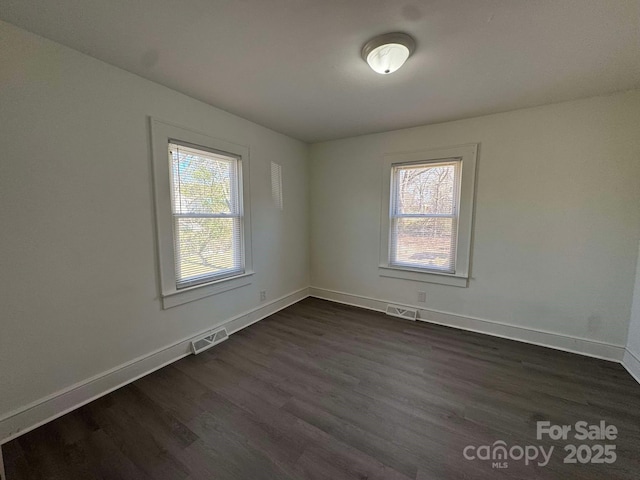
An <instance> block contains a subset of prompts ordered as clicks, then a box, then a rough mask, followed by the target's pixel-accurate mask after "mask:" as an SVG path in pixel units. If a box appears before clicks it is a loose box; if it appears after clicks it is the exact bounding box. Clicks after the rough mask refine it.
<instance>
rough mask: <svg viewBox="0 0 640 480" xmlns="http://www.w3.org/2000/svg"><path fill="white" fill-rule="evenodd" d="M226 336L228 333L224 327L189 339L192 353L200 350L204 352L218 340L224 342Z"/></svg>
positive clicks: (227, 336)
mask: <svg viewBox="0 0 640 480" xmlns="http://www.w3.org/2000/svg"><path fill="white" fill-rule="evenodd" d="M227 338H229V334H228V333H227V329H226V328H221V329H219V330H213V331H211V332H208V333H205V334H204V335H202V336H200V337H198V338H195V339H193V340H192V341H191V351H192V352H193V353H194V355H197V354H199V353H201V352H204V351H205V350H206V349H208V348H211V347H213V346H214V345H217V344H218V343H220V342H224V341H225V340H226V339H227Z"/></svg>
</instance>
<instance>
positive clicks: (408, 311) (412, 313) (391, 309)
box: [386, 304, 418, 321]
mask: <svg viewBox="0 0 640 480" xmlns="http://www.w3.org/2000/svg"><path fill="white" fill-rule="evenodd" d="M386 313H387V315H391V316H392V317H399V318H404V319H405V320H414V321H415V320H416V319H417V318H418V310H416V309H415V308H407V307H402V306H400V305H391V304H389V305H387V312H386Z"/></svg>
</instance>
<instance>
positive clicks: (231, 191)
mask: <svg viewBox="0 0 640 480" xmlns="http://www.w3.org/2000/svg"><path fill="white" fill-rule="evenodd" d="M170 151H171V178H172V182H173V192H172V193H173V195H172V196H173V213H180V214H189V213H195V214H202V213H237V212H238V199H237V188H236V185H237V173H236V169H237V160H236V159H235V158H226V157H223V156H222V155H215V154H208V153H207V152H200V151H197V150H193V149H188V148H186V147H181V146H178V145H171V148H170Z"/></svg>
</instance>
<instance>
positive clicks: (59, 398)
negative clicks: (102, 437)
mask: <svg viewBox="0 0 640 480" xmlns="http://www.w3.org/2000/svg"><path fill="white" fill-rule="evenodd" d="M308 296H309V289H308V288H303V289H300V290H297V291H295V292H292V293H290V294H288V295H285V296H283V297H280V298H277V299H275V300H273V301H271V302H269V303H266V304H264V305H261V306H260V307H257V308H254V309H252V310H249V311H247V312H244V313H242V314H240V315H237V316H235V317H233V318H230V319H228V320H226V321H225V322H222V323H221V324H218V325H212V326H211V327H209V328H207V329H206V330H204V331H202V332H198V333H196V334H194V335H192V336H190V337H189V338H184V339H182V340H180V341H178V342H176V343H174V344H172V345H168V346H166V347H164V348H161V349H159V350H156V351H154V352H151V353H148V354H146V355H143V356H140V357H138V358H136V359H134V360H131V361H130V362H127V363H125V364H122V365H119V366H117V367H115V368H113V369H111V370H108V371H106V372H103V373H100V374H98V375H96V376H94V377H92V378H89V379H86V380H84V381H82V382H79V383H76V384H75V385H72V386H70V387H67V388H65V389H63V390H60V391H58V392H55V393H53V394H51V395H48V396H47V397H44V398H41V399H39V400H37V401H35V402H33V403H31V404H29V405H27V406H25V407H21V408H19V409H17V410H14V411H12V412H9V413H8V414H7V415H4V416H3V417H1V418H0V445H2V444H3V443H6V442H8V441H10V440H12V439H14V438H16V437H18V436H20V435H23V434H25V433H27V432H28V431H31V430H33V429H34V428H37V427H39V426H40V425H43V424H45V423H47V422H50V421H51V420H54V419H56V418H58V417H60V416H62V415H64V414H65V413H68V412H70V411H72V410H75V409H76V408H78V407H81V406H82V405H85V404H87V403H89V402H91V401H92V400H95V399H96V398H99V397H102V396H103V395H106V394H107V393H109V392H112V391H114V390H116V389H118V388H120V387H122V386H124V385H126V384H128V383H131V382H133V381H135V380H137V379H138V378H141V377H144V376H145V375H148V374H149V373H151V372H154V371H155V370H158V369H160V368H162V367H164V366H166V365H169V364H170V363H173V362H175V361H177V360H180V359H181V358H184V357H186V356H188V355H190V354H191V349H190V342H191V339H193V338H194V337H197V336H199V335H202V334H203V333H205V332H207V331H209V330H211V329H212V328H214V327H221V326H225V327H226V328H227V331H228V332H229V334H230V335H231V334H233V333H236V332H237V331H238V330H241V329H243V328H245V327H248V326H249V325H251V324H253V323H256V322H258V321H260V320H262V319H263V318H266V317H268V316H269V315H273V314H274V313H276V312H278V311H279V310H282V309H283V308H286V307H288V306H289V305H293V304H294V303H297V302H299V301H300V300H303V299H305V298H306V297H308ZM3 480H4V479H3Z"/></svg>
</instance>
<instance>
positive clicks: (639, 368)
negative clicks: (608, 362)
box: [622, 348, 640, 383]
mask: <svg viewBox="0 0 640 480" xmlns="http://www.w3.org/2000/svg"><path fill="white" fill-rule="evenodd" d="M622 366H623V367H624V368H626V369H627V372H629V373H630V374H631V376H632V377H633V378H635V380H636V382H638V383H640V358H638V356H637V355H635V354H634V353H632V352H631V350H629V349H628V348H627V349H625V351H624V357H623V359H622Z"/></svg>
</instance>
